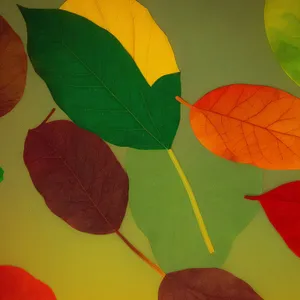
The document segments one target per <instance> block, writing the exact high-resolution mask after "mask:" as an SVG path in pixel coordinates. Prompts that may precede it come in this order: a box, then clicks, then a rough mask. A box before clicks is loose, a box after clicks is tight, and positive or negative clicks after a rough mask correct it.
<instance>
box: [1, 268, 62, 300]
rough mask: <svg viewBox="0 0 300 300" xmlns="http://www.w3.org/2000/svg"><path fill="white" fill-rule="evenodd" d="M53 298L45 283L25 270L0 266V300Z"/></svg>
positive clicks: (52, 299) (46, 299)
mask: <svg viewBox="0 0 300 300" xmlns="http://www.w3.org/2000/svg"><path fill="white" fill-rule="evenodd" d="M21 299H22V300H55V299H56V297H55V295H54V293H53V291H52V290H51V288H50V287H48V286H47V285H46V284H44V283H43V282H41V281H40V280H38V279H36V278H34V277H33V276H32V275H30V274H29V273H27V272H26V271H25V270H23V269H21V268H18V267H13V266H0V300H21Z"/></svg>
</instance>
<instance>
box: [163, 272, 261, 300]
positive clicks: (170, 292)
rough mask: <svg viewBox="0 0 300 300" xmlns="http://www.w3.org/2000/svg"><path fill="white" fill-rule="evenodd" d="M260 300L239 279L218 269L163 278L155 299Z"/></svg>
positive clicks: (173, 273)
mask: <svg viewBox="0 0 300 300" xmlns="http://www.w3.org/2000/svg"><path fill="white" fill-rule="evenodd" d="M221 299H222V300H262V298H261V297H260V296H259V295H258V294H257V293H256V292H255V291H254V290H253V289H252V288H251V286H250V285H248V284H247V283H246V282H244V281H243V280H241V279H239V278H237V277H235V276H234V275H232V274H231V273H229V272H227V271H224V270H221V269H215V268H211V269H205V268H204V269H187V270H182V271H178V272H172V273H169V274H167V275H166V276H165V278H164V279H163V281H162V283H161V285H160V288H159V293H158V300H221Z"/></svg>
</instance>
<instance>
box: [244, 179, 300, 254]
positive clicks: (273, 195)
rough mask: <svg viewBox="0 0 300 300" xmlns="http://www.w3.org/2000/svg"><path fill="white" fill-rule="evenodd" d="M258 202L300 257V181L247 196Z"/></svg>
mask: <svg viewBox="0 0 300 300" xmlns="http://www.w3.org/2000/svg"><path fill="white" fill-rule="evenodd" d="M245 198H246V199H249V200H258V201H259V202H260V204H261V205H262V207H263V209H264V211H265V212H266V215H267V217H268V219H269V221H270V222H271V223H272V225H273V226H274V228H275V229H276V230H277V232H278V233H279V234H280V235H281V237H282V238H283V240H284V241H285V243H286V244H287V246H288V247H289V248H290V249H291V250H292V251H293V252H294V253H295V254H296V255H297V256H299V257H300V230H299V228H300V181H294V182H290V183H286V184H283V185H281V186H279V187H277V188H275V189H274V190H271V191H269V192H266V193H264V194H262V195H259V196H245Z"/></svg>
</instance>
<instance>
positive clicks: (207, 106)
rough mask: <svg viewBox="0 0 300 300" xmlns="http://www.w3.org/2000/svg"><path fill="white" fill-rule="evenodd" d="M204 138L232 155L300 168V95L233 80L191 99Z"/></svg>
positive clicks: (193, 123) (217, 149) (264, 164)
mask: <svg viewBox="0 0 300 300" xmlns="http://www.w3.org/2000/svg"><path fill="white" fill-rule="evenodd" d="M176 99H177V100H178V101H180V102H181V103H183V104H185V105H187V106H189V107H190V108H191V112H190V122H191V126H192V128H193V131H194V133H195V135H196V137H197V138H198V140H199V141H200V142H201V144H203V145H204V146H205V147H206V148H207V149H209V150H210V151H212V152H213V153H215V154H217V155H219V156H222V157H224V158H226V159H229V160H232V161H235V162H240V163H246V164H252V165H255V166H258V167H260V168H264V169H274V170H275V169H300V100H299V99H298V98H296V97H294V96H292V95H290V94H288V93H286V92H284V91H281V90H279V89H275V88H272V87H266V86H259V85H248V84H232V85H228V86H224V87H220V88H217V89H215V90H213V91H211V92H209V93H207V94H206V95H204V96H203V97H202V98H201V99H199V100H198V101H197V102H196V103H195V104H194V105H190V104H188V103H187V102H185V101H184V100H183V99H181V98H180V97H177V98H176Z"/></svg>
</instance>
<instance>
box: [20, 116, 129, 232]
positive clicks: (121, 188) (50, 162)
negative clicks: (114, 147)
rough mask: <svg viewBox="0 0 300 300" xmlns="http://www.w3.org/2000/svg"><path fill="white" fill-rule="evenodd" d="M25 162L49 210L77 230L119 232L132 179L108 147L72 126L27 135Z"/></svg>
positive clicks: (47, 127) (64, 123)
mask: <svg viewBox="0 0 300 300" xmlns="http://www.w3.org/2000/svg"><path fill="white" fill-rule="evenodd" d="M24 161H25V164H26V166H27V168H28V171H29V173H30V176H31V179H32V181H33V183H34V185H35V187H36V189H37V190H38V191H39V192H40V193H41V194H42V196H43V197H44V199H45V201H46V204H47V206H48V207H49V208H50V210H51V211H52V212H53V213H54V214H56V215H57V216H59V217H60V218H62V219H63V220H64V221H65V222H67V223H68V224H69V225H71V226H72V227H73V228H75V229H77V230H80V231H82V232H87V233H93V234H108V233H113V232H116V231H117V230H118V229H119V228H120V225H121V223H122V221H123V218H124V215H125V211H126V207H127V203H128V186H129V182H128V176H127V174H126V172H125V171H124V169H123V168H122V166H121V165H120V163H119V162H118V160H117V159H116V157H115V155H114V154H113V152H112V151H111V150H110V148H109V147H108V145H107V144H106V143H104V142H103V141H102V140H101V139H100V138H99V137H98V136H96V135H95V134H93V133H91V132H88V131H86V130H83V129H81V128H79V127H78V126H76V125H75V124H74V123H72V122H70V121H54V122H50V123H45V121H44V122H43V123H42V124H41V125H40V126H38V127H37V128H35V129H33V130H29V132H28V135H27V138H26V141H25V149H24Z"/></svg>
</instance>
